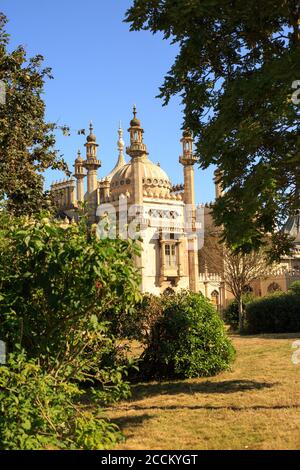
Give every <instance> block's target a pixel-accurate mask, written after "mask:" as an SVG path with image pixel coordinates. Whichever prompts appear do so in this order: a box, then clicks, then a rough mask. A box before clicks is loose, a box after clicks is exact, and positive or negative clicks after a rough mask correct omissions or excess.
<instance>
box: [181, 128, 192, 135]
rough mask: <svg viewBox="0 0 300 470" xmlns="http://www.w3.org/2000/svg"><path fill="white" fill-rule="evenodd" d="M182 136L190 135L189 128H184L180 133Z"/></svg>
mask: <svg viewBox="0 0 300 470" xmlns="http://www.w3.org/2000/svg"><path fill="white" fill-rule="evenodd" d="M182 136H183V137H192V133H191V131H190V129H185V130H184V131H183V133H182Z"/></svg>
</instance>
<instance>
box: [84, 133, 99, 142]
mask: <svg viewBox="0 0 300 470" xmlns="http://www.w3.org/2000/svg"><path fill="white" fill-rule="evenodd" d="M86 140H87V142H96V140H97V138H96V136H95V134H89V135H88V136H87V138H86Z"/></svg>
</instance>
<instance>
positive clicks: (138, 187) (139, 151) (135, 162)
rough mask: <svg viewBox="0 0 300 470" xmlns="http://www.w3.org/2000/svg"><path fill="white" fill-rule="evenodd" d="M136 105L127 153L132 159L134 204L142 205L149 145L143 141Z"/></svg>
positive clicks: (142, 131)
mask: <svg viewBox="0 0 300 470" xmlns="http://www.w3.org/2000/svg"><path fill="white" fill-rule="evenodd" d="M136 114H137V112H136V107H135V106H134V107H133V119H132V120H131V121H130V128H129V129H128V132H129V133H130V147H127V149H126V153H127V154H128V155H130V157H131V160H132V178H133V204H135V205H138V206H141V205H142V204H143V173H142V162H143V160H144V159H145V158H147V155H148V152H147V147H146V145H145V144H144V142H143V133H144V129H142V127H141V123H140V120H139V119H138V118H137V117H136Z"/></svg>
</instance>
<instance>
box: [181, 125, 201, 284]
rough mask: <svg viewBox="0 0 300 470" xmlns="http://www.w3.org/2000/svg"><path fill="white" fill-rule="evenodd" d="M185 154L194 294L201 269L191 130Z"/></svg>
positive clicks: (184, 137) (186, 136) (184, 142)
mask: <svg viewBox="0 0 300 470" xmlns="http://www.w3.org/2000/svg"><path fill="white" fill-rule="evenodd" d="M180 142H181V143H182V147H183V153H182V155H181V156H180V157H179V162H180V163H181V164H182V165H183V171H184V202H185V204H186V205H188V206H190V207H189V210H188V211H187V212H190V211H192V214H193V216H192V232H190V233H189V235H188V265H189V287H190V290H191V291H192V292H198V290H199V288H198V283H199V269H198V243H197V234H196V227H195V214H196V208H195V183H194V164H195V163H196V161H197V158H196V157H195V156H194V154H193V137H192V134H191V132H190V131H189V130H185V131H184V132H183V134H182V139H181V141H180Z"/></svg>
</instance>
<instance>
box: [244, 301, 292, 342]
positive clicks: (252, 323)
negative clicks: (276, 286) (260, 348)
mask: <svg viewBox="0 0 300 470" xmlns="http://www.w3.org/2000/svg"><path fill="white" fill-rule="evenodd" d="M246 331H247V333H250V334H255V333H296V332H299V331H300V295H297V294H292V293H287V294H283V293H276V294H272V295H269V296H267V297H263V298H261V299H256V300H255V301H253V302H252V303H249V304H248V305H247V306H246Z"/></svg>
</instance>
